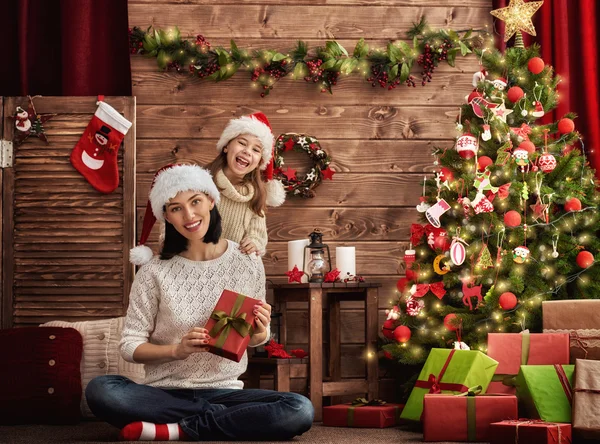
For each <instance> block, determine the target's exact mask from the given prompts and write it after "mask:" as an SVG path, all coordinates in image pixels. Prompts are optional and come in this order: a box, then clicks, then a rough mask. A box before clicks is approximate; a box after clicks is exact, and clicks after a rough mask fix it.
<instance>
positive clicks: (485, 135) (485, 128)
mask: <svg viewBox="0 0 600 444" xmlns="http://www.w3.org/2000/svg"><path fill="white" fill-rule="evenodd" d="M491 138H492V132H491V131H490V126H489V125H488V124H487V123H486V124H484V125H483V133H482V134H481V139H482V140H483V141H485V142H487V141H488V140H490V139H491Z"/></svg>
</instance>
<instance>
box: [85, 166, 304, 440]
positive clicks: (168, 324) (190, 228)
mask: <svg viewBox="0 0 600 444" xmlns="http://www.w3.org/2000/svg"><path fill="white" fill-rule="evenodd" d="M219 199H220V195H219V191H218V189H217V187H216V186H215V184H214V182H213V181H212V179H211V176H210V174H209V173H208V172H207V171H206V170H204V169H202V168H200V167H199V166H192V165H175V166H169V167H166V168H164V169H162V170H161V171H159V172H158V173H157V176H156V177H155V181H154V184H153V186H152V189H151V191H150V199H149V202H148V206H147V208H146V215H145V216H144V225H143V230H142V236H141V238H140V244H142V245H140V246H138V247H135V248H134V249H133V250H132V254H131V256H132V258H133V260H135V261H137V262H138V263H139V262H140V259H141V258H145V260H148V259H149V261H148V262H147V263H146V264H145V265H143V266H142V267H141V268H140V270H139V271H138V273H137V274H136V276H135V280H134V282H133V286H132V288H131V294H130V298H129V308H128V311H127V317H126V320H125V327H124V329H123V335H122V338H121V343H120V347H121V354H122V355H123V357H124V358H125V359H126V360H128V361H131V362H142V363H144V364H145V369H146V380H145V381H144V382H145V384H136V383H134V382H133V381H131V380H129V379H128V378H125V377H123V376H118V375H106V376H99V377H97V378H95V379H93V380H92V381H91V382H90V384H89V385H88V386H87V389H86V397H87V401H88V404H89V406H90V408H91V410H92V412H94V414H95V415H96V416H97V417H99V418H101V419H103V420H105V421H107V422H109V423H110V424H112V425H114V426H116V427H119V428H121V429H122V430H121V434H120V437H121V438H122V439H124V440H190V439H191V440H202V441H212V440H230V441H238V440H248V439H253V440H286V439H291V438H292V437H294V436H296V435H299V434H302V433H304V432H305V431H307V430H308V429H310V427H311V425H312V420H313V416H314V410H313V407H312V404H311V403H310V401H309V400H308V399H307V398H305V397H303V396H301V395H298V394H295V393H279V392H274V391H270V390H240V389H242V387H243V383H242V382H241V381H239V380H238V377H239V376H240V375H241V374H242V373H244V371H245V370H246V365H247V355H246V354H244V356H243V357H242V360H241V361H240V362H239V363H238V362H234V361H231V360H228V359H225V358H222V357H220V356H217V355H215V354H212V353H207V348H206V344H207V343H208V338H209V336H208V331H207V330H206V329H204V328H203V326H204V325H205V324H206V322H207V321H208V319H209V317H210V316H211V314H212V310H213V308H214V306H215V305H216V303H217V301H218V299H219V297H220V295H221V293H222V291H223V290H224V289H228V290H232V291H234V292H238V293H241V294H244V295H246V296H250V297H252V298H256V299H259V300H260V301H261V303H259V304H257V305H255V306H254V313H255V316H256V325H255V329H254V332H253V335H252V337H251V339H250V346H252V347H255V346H258V345H261V344H262V343H264V342H265V341H266V340H267V338H268V337H269V330H270V327H269V323H270V317H271V307H270V306H269V305H268V304H267V303H266V302H264V301H265V271H264V267H263V264H262V261H257V260H254V259H252V258H251V257H250V256H248V255H246V254H243V253H242V252H241V251H240V250H239V249H238V245H237V244H236V243H234V242H232V241H228V240H225V239H223V238H221V217H220V215H219V211H218V210H217V208H216V204H218V203H219ZM156 220H159V221H165V226H166V228H165V240H164V245H163V247H162V250H161V253H160V257H151V251H150V258H148V257H147V256H145V255H147V253H148V250H149V249H148V247H145V246H144V245H143V244H144V243H145V242H146V241H147V239H148V236H149V234H150V231H151V230H152V226H153V224H154V222H155V221H156ZM140 251H142V254H139V253H140Z"/></svg>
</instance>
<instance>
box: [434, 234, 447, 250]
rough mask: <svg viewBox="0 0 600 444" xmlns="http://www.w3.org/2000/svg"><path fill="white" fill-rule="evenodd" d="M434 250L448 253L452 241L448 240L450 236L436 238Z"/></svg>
mask: <svg viewBox="0 0 600 444" xmlns="http://www.w3.org/2000/svg"><path fill="white" fill-rule="evenodd" d="M433 249H434V250H442V251H448V250H449V249H450V241H449V240H448V236H436V238H435V239H434V240H433Z"/></svg>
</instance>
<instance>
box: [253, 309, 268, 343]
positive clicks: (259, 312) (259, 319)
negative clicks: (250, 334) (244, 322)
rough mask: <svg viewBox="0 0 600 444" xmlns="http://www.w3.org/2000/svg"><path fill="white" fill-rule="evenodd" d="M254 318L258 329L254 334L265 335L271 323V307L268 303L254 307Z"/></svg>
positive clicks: (255, 329) (255, 328)
mask: <svg viewBox="0 0 600 444" xmlns="http://www.w3.org/2000/svg"><path fill="white" fill-rule="evenodd" d="M254 316H255V319H256V327H254V334H255V335H256V334H263V333H265V332H266V331H267V326H268V325H269V324H270V323H271V306H270V305H269V304H267V303H266V302H262V301H261V303H260V304H257V305H255V306H254Z"/></svg>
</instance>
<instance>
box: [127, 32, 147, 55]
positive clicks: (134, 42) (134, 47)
mask: <svg viewBox="0 0 600 444" xmlns="http://www.w3.org/2000/svg"><path fill="white" fill-rule="evenodd" d="M143 49H144V42H142V39H141V38H140V36H139V35H138V33H137V32H134V30H133V29H132V28H129V52H130V53H131V54H139V53H141V52H142V51H143Z"/></svg>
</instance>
